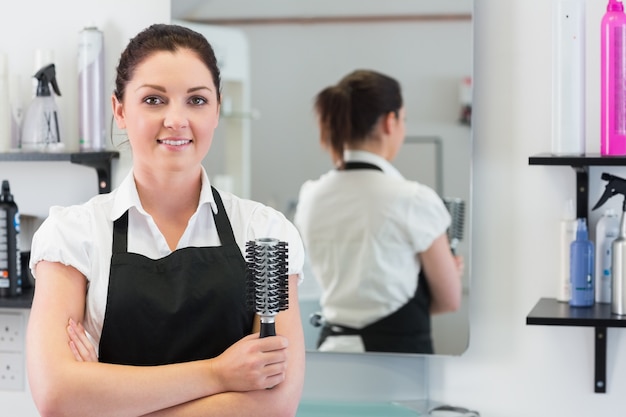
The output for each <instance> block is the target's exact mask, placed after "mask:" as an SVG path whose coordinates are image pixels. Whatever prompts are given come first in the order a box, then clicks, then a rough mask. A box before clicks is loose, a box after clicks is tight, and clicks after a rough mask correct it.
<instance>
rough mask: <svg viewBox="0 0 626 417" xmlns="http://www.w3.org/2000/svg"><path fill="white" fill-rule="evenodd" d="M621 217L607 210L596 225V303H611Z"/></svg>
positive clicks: (613, 211)
mask: <svg viewBox="0 0 626 417" xmlns="http://www.w3.org/2000/svg"><path fill="white" fill-rule="evenodd" d="M619 220H620V219H619V216H618V215H617V212H616V211H615V210H613V209H611V208H609V209H606V210H605V211H604V213H603V214H602V217H600V220H598V223H597V224H596V242H595V248H596V258H595V261H596V274H595V281H596V303H610V302H611V286H612V279H611V277H612V272H611V270H612V266H611V263H612V261H611V259H612V254H613V250H612V249H611V248H612V246H613V241H614V240H615V239H616V238H617V236H618V234H619Z"/></svg>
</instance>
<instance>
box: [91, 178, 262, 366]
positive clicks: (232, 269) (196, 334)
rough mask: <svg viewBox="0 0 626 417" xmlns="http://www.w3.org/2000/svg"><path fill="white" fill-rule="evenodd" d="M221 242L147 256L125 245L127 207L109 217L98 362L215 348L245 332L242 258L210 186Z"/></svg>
mask: <svg viewBox="0 0 626 417" xmlns="http://www.w3.org/2000/svg"><path fill="white" fill-rule="evenodd" d="M212 191H213V196H214V198H215V202H216V204H217V207H218V212H217V214H213V218H214V220H215V225H216V227H217V232H218V235H219V238H220V242H221V244H222V246H216V247H187V248H183V249H177V250H176V251H174V252H172V253H171V254H169V255H168V256H166V257H164V258H161V259H157V260H153V259H150V258H148V257H146V256H143V255H140V254H136V253H128V252H127V247H128V246H127V242H128V239H127V232H128V211H127V212H126V213H124V215H122V217H120V218H119V219H118V220H116V221H115V222H114V226H113V254H112V257H111V273H110V276H109V289H108V296H107V303H106V311H105V315H104V324H103V328H102V336H101V338H100V346H99V360H100V362H107V363H115V364H125V365H163V364H169V363H179V362H187V361H193V360H198V359H207V358H212V357H215V356H217V355H219V354H221V353H222V352H223V351H224V350H226V348H228V347H229V346H230V345H232V344H233V343H234V342H236V341H237V340H239V339H241V338H242V337H243V336H245V335H247V334H249V333H250V332H251V331H252V323H253V319H254V313H251V312H250V311H248V309H247V307H246V301H245V281H246V273H245V270H246V264H245V260H244V258H243V255H242V254H241V251H240V249H239V246H237V243H236V242H235V237H234V235H233V231H232V227H231V224H230V221H229V220H228V216H227V214H226V211H225V210H224V205H223V203H222V200H221V198H220V196H219V193H218V192H217V190H215V189H214V188H212Z"/></svg>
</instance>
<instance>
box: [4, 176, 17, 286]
mask: <svg viewBox="0 0 626 417" xmlns="http://www.w3.org/2000/svg"><path fill="white" fill-rule="evenodd" d="M19 234H20V213H19V211H18V209H17V204H15V201H14V200H13V194H11V188H10V186H9V181H7V180H3V181H2V192H1V193H0V248H1V249H0V297H13V296H16V295H19V294H21V293H22V267H21V256H20V249H19Z"/></svg>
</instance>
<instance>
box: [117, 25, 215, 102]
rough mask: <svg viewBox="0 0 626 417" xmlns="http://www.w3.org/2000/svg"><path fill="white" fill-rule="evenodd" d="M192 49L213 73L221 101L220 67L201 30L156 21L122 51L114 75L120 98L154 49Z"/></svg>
mask: <svg viewBox="0 0 626 417" xmlns="http://www.w3.org/2000/svg"><path fill="white" fill-rule="evenodd" d="M180 49H189V50H191V51H193V52H195V53H196V54H197V55H198V58H200V60H202V62H204V65H206V67H207V68H208V69H209V71H210V72H211V75H212V76H213V83H214V84H215V88H217V100H218V103H219V101H220V91H221V82H220V70H219V68H218V66H217V59H216V58H215V53H214V52H213V48H212V47H211V44H209V42H208V41H207V40H206V38H205V37H204V36H202V35H201V34H200V33H198V32H195V31H193V30H191V29H189V28H186V27H184V26H179V25H170V24H154V25H152V26H150V27H148V28H146V29H144V30H143V31H141V32H139V33H138V34H137V35H136V36H135V37H134V38H132V39H131V40H130V42H129V43H128V46H127V47H126V49H125V50H124V52H122V55H121V57H120V61H119V64H118V65H117V76H116V78H115V91H114V93H115V97H117V99H118V100H119V101H120V102H121V101H122V99H123V98H124V93H125V92H126V85H127V84H128V82H129V81H130V80H131V79H132V78H133V75H134V72H135V69H136V68H137V66H138V65H139V64H141V63H142V62H143V61H144V60H145V59H146V58H147V57H149V56H150V55H152V54H153V53H155V52H159V51H169V52H175V51H178V50H180Z"/></svg>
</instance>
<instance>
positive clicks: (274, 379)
mask: <svg viewBox="0 0 626 417" xmlns="http://www.w3.org/2000/svg"><path fill="white" fill-rule="evenodd" d="M287 344H288V342H287V338H285V337H283V336H270V337H264V338H259V333H253V334H251V335H248V336H246V337H244V338H242V339H241V340H239V341H237V342H236V343H235V344H233V345H232V346H230V347H229V348H228V349H226V350H225V351H224V352H223V353H222V354H221V355H219V356H218V357H217V358H215V360H214V364H213V369H214V371H215V374H216V375H217V376H218V378H219V381H220V384H221V385H222V386H223V388H224V391H253V390H259V389H265V388H272V387H274V386H275V385H278V384H280V383H281V382H283V381H284V380H285V375H286V370H287Z"/></svg>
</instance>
